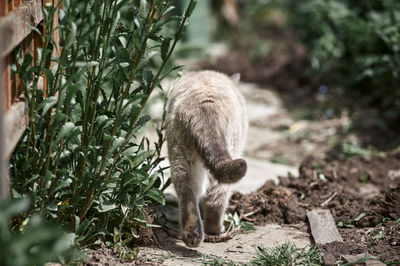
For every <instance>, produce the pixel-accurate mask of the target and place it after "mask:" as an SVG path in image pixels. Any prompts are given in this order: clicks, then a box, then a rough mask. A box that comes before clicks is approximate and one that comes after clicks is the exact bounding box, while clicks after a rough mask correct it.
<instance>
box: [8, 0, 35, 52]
mask: <svg viewBox="0 0 400 266" xmlns="http://www.w3.org/2000/svg"><path fill="white" fill-rule="evenodd" d="M42 19H43V14H42V10H41V3H40V0H32V1H29V2H24V4H21V5H20V6H19V7H18V8H16V9H15V10H13V11H12V12H10V13H8V14H7V16H6V17H0V28H1V30H0V31H2V32H3V36H5V38H4V41H5V47H4V49H3V50H2V51H1V54H0V57H4V56H6V55H7V54H9V53H10V52H11V51H12V50H13V49H14V48H15V47H16V46H18V45H19V44H20V43H21V42H22V40H23V39H25V37H26V36H27V35H28V34H29V33H31V31H32V30H31V29H30V28H29V26H37V25H38V24H39V22H40V21H41V20H42Z"/></svg>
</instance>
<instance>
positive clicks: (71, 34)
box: [63, 21, 77, 49]
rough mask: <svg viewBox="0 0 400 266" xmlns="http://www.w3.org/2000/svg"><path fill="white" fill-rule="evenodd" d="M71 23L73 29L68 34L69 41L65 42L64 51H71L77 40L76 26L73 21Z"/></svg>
mask: <svg viewBox="0 0 400 266" xmlns="http://www.w3.org/2000/svg"><path fill="white" fill-rule="evenodd" d="M70 23H71V27H70V29H69V34H67V39H66V40H65V44H64V47H63V49H69V48H70V47H71V45H72V44H73V43H74V41H75V39H76V30H77V27H76V24H75V22H73V21H70Z"/></svg>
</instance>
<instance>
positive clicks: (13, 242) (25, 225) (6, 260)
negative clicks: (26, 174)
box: [0, 198, 75, 266]
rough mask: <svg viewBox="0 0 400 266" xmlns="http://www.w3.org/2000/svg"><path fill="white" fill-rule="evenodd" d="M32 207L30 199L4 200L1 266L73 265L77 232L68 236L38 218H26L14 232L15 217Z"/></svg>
mask: <svg viewBox="0 0 400 266" xmlns="http://www.w3.org/2000/svg"><path fill="white" fill-rule="evenodd" d="M28 206H29V200H28V199H27V198H20V199H8V200H2V201H0V246H1V249H0V265H5V266H7V265H13V266H18V265H43V264H45V263H46V262H49V261H51V262H61V263H66V262H69V261H70V259H71V258H72V257H73V255H74V249H73V245H74V238H75V234H74V233H69V234H67V233H65V232H63V230H60V228H59V227H58V226H56V225H53V224H49V223H47V222H44V221H43V220H42V218H41V217H40V216H37V215H33V216H31V217H30V218H25V220H24V221H23V222H22V226H21V227H19V228H18V229H19V230H11V228H10V225H11V224H12V223H11V220H12V218H13V217H15V216H17V215H19V214H20V213H22V212H24V211H27V209H28Z"/></svg>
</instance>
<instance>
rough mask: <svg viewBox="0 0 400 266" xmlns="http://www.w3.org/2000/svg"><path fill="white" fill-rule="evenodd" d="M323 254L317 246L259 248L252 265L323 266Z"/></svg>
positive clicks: (288, 245)
mask: <svg viewBox="0 0 400 266" xmlns="http://www.w3.org/2000/svg"><path fill="white" fill-rule="evenodd" d="M322 264H323V261H322V254H321V251H320V250H319V249H318V247H316V246H309V247H305V248H303V249H297V248H296V247H295V246H294V245H293V244H292V243H289V242H287V243H285V244H283V245H280V246H276V247H273V248H264V247H262V246H258V247H257V256H256V257H255V258H254V259H253V260H252V261H251V262H250V265H322Z"/></svg>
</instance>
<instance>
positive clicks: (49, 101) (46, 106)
mask: <svg viewBox="0 0 400 266" xmlns="http://www.w3.org/2000/svg"><path fill="white" fill-rule="evenodd" d="M57 100H58V99H57V97H56V96H51V97H49V98H46V99H45V100H44V101H43V103H42V104H41V106H42V107H43V111H42V117H43V116H44V115H45V114H46V113H47V112H48V111H49V110H50V108H52V107H53V106H54V105H56V103H57Z"/></svg>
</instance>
